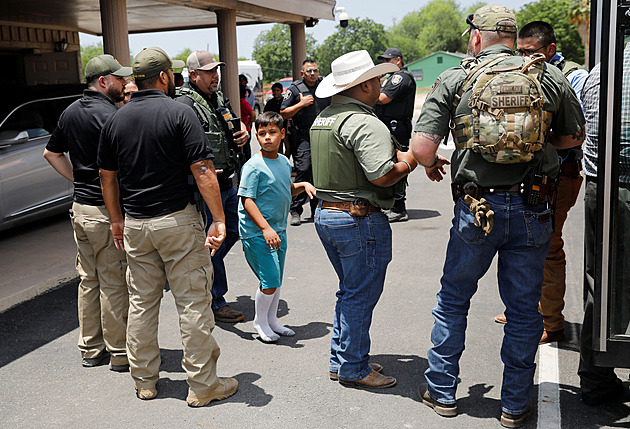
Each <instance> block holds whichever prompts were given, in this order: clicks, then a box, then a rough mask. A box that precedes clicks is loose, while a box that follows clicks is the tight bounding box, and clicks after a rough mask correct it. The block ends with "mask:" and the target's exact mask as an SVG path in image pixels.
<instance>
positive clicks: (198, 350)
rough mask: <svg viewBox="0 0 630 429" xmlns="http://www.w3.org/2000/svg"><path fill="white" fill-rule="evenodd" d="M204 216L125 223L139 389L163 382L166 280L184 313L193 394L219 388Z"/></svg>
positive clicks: (133, 364) (130, 338)
mask: <svg viewBox="0 0 630 429" xmlns="http://www.w3.org/2000/svg"><path fill="white" fill-rule="evenodd" d="M205 237H206V235H205V233H204V229H203V224H202V220H201V214H200V213H199V212H197V211H196V210H195V207H194V206H192V205H188V206H187V207H186V208H185V209H184V210H180V211H178V212H175V213H171V214H168V215H164V216H159V217H154V218H149V219H134V218H132V217H130V216H129V215H127V216H126V219H125V232H124V243H125V250H126V251H127V257H128V260H129V270H128V271H127V279H128V283H129V289H130V292H131V297H130V302H129V322H128V326H127V351H128V353H129V365H130V370H131V376H132V378H133V379H134V382H135V384H136V387H137V388H149V389H150V388H155V385H156V383H157V381H158V378H159V368H160V349H159V346H158V316H159V310H160V301H161V299H162V294H163V288H164V281H165V280H166V279H168V282H169V284H170V288H171V293H172V294H173V298H174V299H175V305H176V306H177V313H178V314H179V327H180V333H181V337H182V345H183V352H184V358H183V359H182V367H183V368H184V370H185V371H186V374H187V376H188V377H187V381H188V385H189V386H190V392H191V393H192V394H193V395H194V396H196V397H203V396H208V394H209V393H210V392H211V391H212V390H213V389H214V388H215V387H216V384H217V383H218V379H217V375H216V362H217V359H218V358H219V354H220V350H219V346H218V345H217V343H216V341H215V340H214V337H213V336H212V331H213V329H214V316H213V314H212V310H211V308H210V305H211V303H212V295H211V294H210V291H211V289H212V276H213V274H212V263H211V262H210V253H209V252H208V249H206V248H205V247H204V242H205Z"/></svg>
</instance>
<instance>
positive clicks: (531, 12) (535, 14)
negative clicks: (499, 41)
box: [516, 0, 584, 64]
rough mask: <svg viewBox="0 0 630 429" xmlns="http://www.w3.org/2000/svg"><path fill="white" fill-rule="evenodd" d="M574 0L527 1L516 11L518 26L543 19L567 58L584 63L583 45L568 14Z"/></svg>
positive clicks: (573, 7) (559, 49) (573, 4)
mask: <svg viewBox="0 0 630 429" xmlns="http://www.w3.org/2000/svg"><path fill="white" fill-rule="evenodd" d="M575 7H576V2H575V0H538V1H537V2H535V3H528V4H526V5H525V6H523V7H522V8H521V9H519V10H518V11H517V12H516V22H517V23H518V26H519V28H520V27H523V26H524V25H525V24H527V23H529V22H532V21H545V22H548V23H549V24H551V25H552V26H553V28H554V30H555V32H556V38H557V40H558V42H557V44H556V45H557V49H558V51H561V52H562V55H564V57H565V58H566V59H568V60H571V61H575V62H577V63H579V64H582V63H584V45H583V44H582V40H581V39H580V34H579V32H578V29H577V26H576V25H575V24H574V23H572V22H571V20H570V18H569V16H570V14H571V12H572V11H573V10H574V9H575Z"/></svg>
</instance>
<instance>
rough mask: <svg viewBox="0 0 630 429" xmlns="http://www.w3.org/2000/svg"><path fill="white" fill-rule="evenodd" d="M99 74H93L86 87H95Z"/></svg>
mask: <svg viewBox="0 0 630 429" xmlns="http://www.w3.org/2000/svg"><path fill="white" fill-rule="evenodd" d="M99 78H100V76H95V77H93V78H91V79H90V80H89V81H88V82H86V83H87V86H88V88H95V87H96V86H97V85H98V80H99Z"/></svg>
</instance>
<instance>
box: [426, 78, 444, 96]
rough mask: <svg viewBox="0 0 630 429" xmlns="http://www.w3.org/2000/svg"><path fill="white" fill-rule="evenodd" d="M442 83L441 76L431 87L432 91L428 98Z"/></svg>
mask: <svg viewBox="0 0 630 429" xmlns="http://www.w3.org/2000/svg"><path fill="white" fill-rule="evenodd" d="M441 81H442V78H441V77H440V76H438V78H437V79H435V82H433V86H432V87H431V91H429V93H428V94H427V97H428V96H429V95H431V94H433V91H435V88H437V87H438V86H440V82H441Z"/></svg>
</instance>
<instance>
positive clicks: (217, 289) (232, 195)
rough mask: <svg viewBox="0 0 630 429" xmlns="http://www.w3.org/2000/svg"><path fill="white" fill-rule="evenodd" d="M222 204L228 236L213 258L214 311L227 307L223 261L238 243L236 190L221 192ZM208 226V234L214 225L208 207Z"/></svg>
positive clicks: (226, 286) (225, 276)
mask: <svg viewBox="0 0 630 429" xmlns="http://www.w3.org/2000/svg"><path fill="white" fill-rule="evenodd" d="M221 203H222V204H223V212H224V213H225V229H226V235H225V240H224V241H223V244H221V247H219V249H217V251H216V252H215V253H214V256H213V257H212V267H213V268H214V283H212V310H217V309H219V308H221V307H223V306H224V305H227V302H225V298H224V297H223V296H224V295H225V294H226V293H227V290H228V284H227V275H226V274H225V263H224V262H223V259H224V258H225V255H227V254H228V253H229V251H230V249H232V246H234V243H236V242H237V241H238V194H237V192H236V188H234V187H231V188H230V189H229V190H227V191H221ZM206 215H207V216H208V224H207V225H206V232H208V228H209V227H210V224H211V223H212V213H210V210H209V209H208V207H207V206H206Z"/></svg>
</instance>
